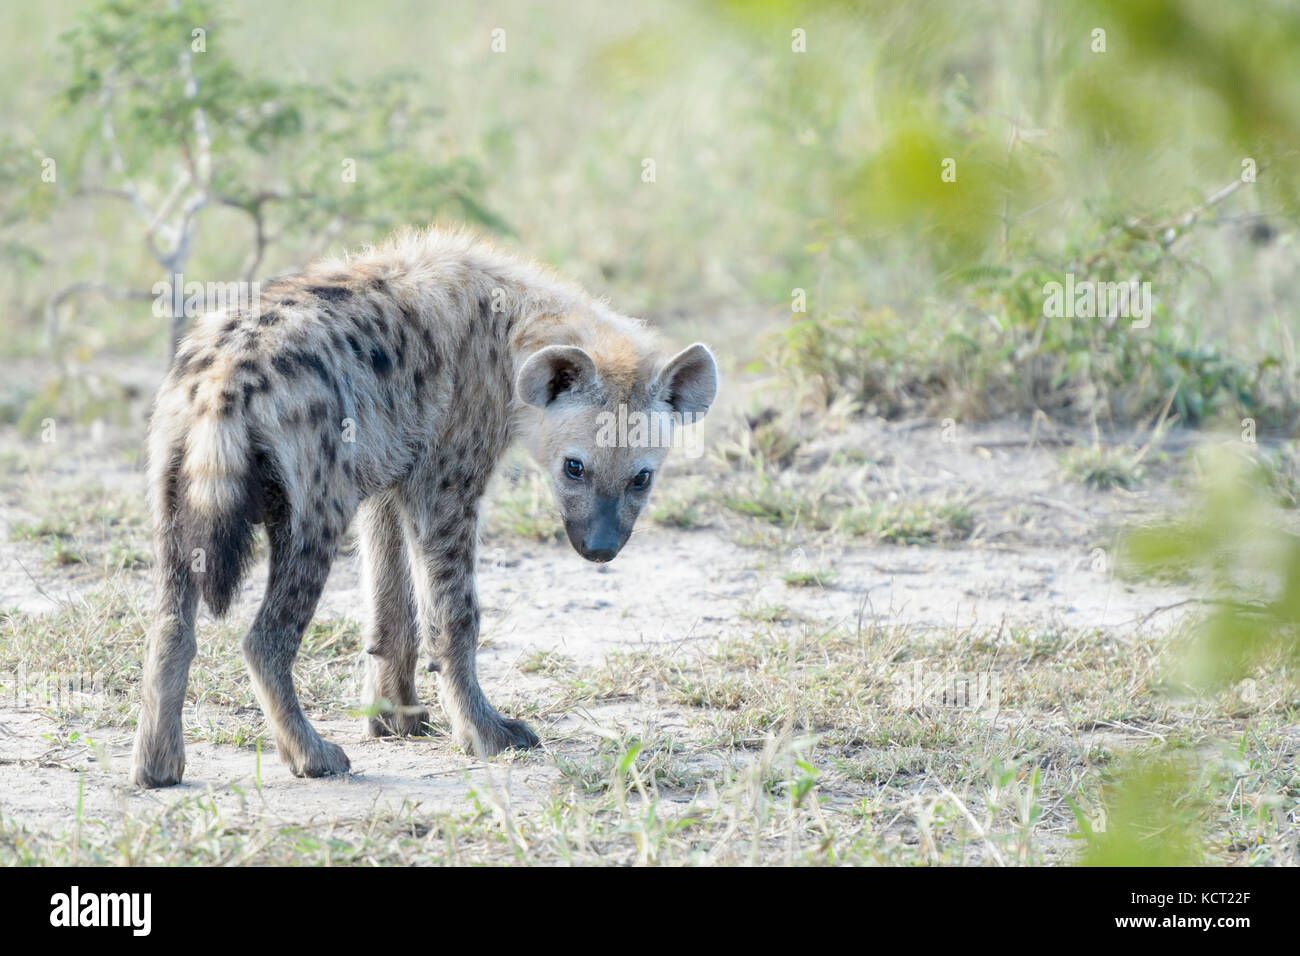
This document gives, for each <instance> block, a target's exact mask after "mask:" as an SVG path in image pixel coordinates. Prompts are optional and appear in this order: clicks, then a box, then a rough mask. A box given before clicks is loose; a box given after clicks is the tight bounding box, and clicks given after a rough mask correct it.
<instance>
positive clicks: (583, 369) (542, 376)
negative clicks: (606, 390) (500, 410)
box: [515, 345, 596, 408]
mask: <svg viewBox="0 0 1300 956" xmlns="http://www.w3.org/2000/svg"><path fill="white" fill-rule="evenodd" d="M595 381H596V363H595V362H593V361H592V360H591V356H590V355H588V354H587V353H586V352H584V351H583V350H582V349H580V348H578V347H577V346H576V345H548V346H546V348H544V349H538V350H537V351H536V352H534V353H533V354H532V355H530V356H528V359H527V360H526V361H525V362H524V364H523V367H522V368H520V369H519V377H518V378H517V379H515V394H517V395H518V396H519V400H520V401H521V402H523V403H524V404H526V405H532V406H534V407H536V408H545V407H546V406H547V405H549V404H551V402H553V401H555V400H556V399H557V398H559V397H560V396H561V395H563V394H564V393H565V392H570V391H573V390H575V389H577V388H582V387H584V386H588V385H592V384H594V383H595Z"/></svg>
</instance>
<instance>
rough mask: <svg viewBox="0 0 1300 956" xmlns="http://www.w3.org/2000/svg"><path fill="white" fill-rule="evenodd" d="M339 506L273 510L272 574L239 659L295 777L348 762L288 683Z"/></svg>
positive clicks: (321, 580) (328, 557)
mask: <svg viewBox="0 0 1300 956" xmlns="http://www.w3.org/2000/svg"><path fill="white" fill-rule="evenodd" d="M344 510H345V509H342V508H341V507H339V506H337V505H335V504H334V503H333V502H330V501H324V502H321V503H320V504H319V506H318V507H313V508H312V510H311V511H310V512H308V511H307V509H305V508H301V507H298V506H293V507H286V506H281V507H280V508H279V509H278V511H279V513H277V514H273V515H268V517H267V522H266V528H267V536H268V537H269V538H270V543H271V549H270V550H271V562H270V563H271V568H270V578H269V580H268V582H267V586H266V597H265V598H263V600H262V606H261V607H260V608H259V609H258V611H257V617H256V618H255V619H254V620H253V626H252V628H250V629H249V632H248V635H247V636H246V637H245V638H244V658H245V660H246V661H247V662H248V671H249V674H250V675H251V676H252V678H253V688H254V690H255V691H256V693H257V697H258V700H259V701H260V702H261V704H262V710H263V712H264V713H265V714H266V718H267V721H268V722H269V723H270V725H271V731H272V733H273V734H274V735H275V746H276V750H277V752H278V753H279V755H280V759H281V760H283V761H284V762H285V763H286V764H287V765H288V767H289V769H290V770H291V771H293V773H294V775H295V776H299V777H323V776H326V775H328V774H332V773H344V772H345V771H347V770H348V769H349V768H350V766H351V764H350V762H349V761H348V757H347V754H345V753H344V752H343V748H342V747H339V746H337V745H336V744H332V743H330V742H328V741H326V740H322V739H321V736H320V734H318V733H316V730H315V728H313V727H312V725H311V724H310V723H309V722H308V721H307V717H306V715H305V714H304V713H303V712H302V705H301V704H299V702H298V694H297V692H296V691H295V690H294V686H293V662H294V658H295V657H297V655H298V646H299V645H300V644H301V643H302V635H303V631H305V630H306V629H307V625H308V624H310V623H311V618H312V615H313V614H314V613H315V612H316V604H317V602H318V601H319V600H320V596H321V592H322V591H323V590H324V589H325V579H326V578H327V577H329V570H330V565H331V564H332V563H333V561H334V555H335V553H336V550H337V546H338V540H339V538H340V537H341V536H342V533H343V529H344V528H345V527H346V519H344V518H339V515H340V512H341V511H344ZM305 515H309V517H305ZM335 519H338V520H335Z"/></svg>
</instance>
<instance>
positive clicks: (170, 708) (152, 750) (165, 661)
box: [131, 539, 198, 787]
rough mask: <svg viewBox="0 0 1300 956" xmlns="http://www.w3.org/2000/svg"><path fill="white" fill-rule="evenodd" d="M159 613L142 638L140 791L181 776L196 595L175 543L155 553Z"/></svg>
mask: <svg viewBox="0 0 1300 956" xmlns="http://www.w3.org/2000/svg"><path fill="white" fill-rule="evenodd" d="M157 554H158V567H157V569H156V571H155V578H156V582H157V588H158V595H159V600H158V609H157V611H156V613H155V615H154V619H153V623H152V624H151V625H150V627H149V634H148V637H147V638H146V639H145V655H144V687H143V695H142V696H143V706H142V707H141V710H140V722H139V724H138V726H137V728H136V735H135V752H134V758H133V761H132V762H133V768H132V771H131V779H132V781H133V782H134V783H135V784H136V785H137V786H140V787H170V786H172V785H173V784H177V783H180V782H181V776H182V774H184V772H185V736H184V731H183V728H182V726H181V711H182V709H183V708H184V706H185V686H186V684H187V683H188V682H189V674H190V662H191V661H192V660H193V659H194V651H195V641H194V617H195V613H196V611H197V606H198V591H197V589H196V588H195V586H194V580H193V578H192V577H191V576H190V568H189V566H188V565H187V564H186V563H185V561H184V555H183V554H182V553H181V549H180V546H179V544H177V543H176V542H175V541H174V540H170V539H169V540H167V541H165V542H164V543H162V544H161V546H160V547H159V548H158V549H157Z"/></svg>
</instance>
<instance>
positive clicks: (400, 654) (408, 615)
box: [357, 494, 429, 737]
mask: <svg viewBox="0 0 1300 956" xmlns="http://www.w3.org/2000/svg"><path fill="white" fill-rule="evenodd" d="M357 518H358V530H359V532H360V538H361V586H362V589H363V590H364V591H365V593H366V601H367V605H368V607H367V622H366V632H365V649H366V678H365V688H364V690H363V692H362V703H363V705H364V706H365V707H366V709H367V710H368V711H369V712H370V713H369V715H368V716H367V717H366V722H365V728H364V730H365V732H366V733H367V734H369V735H370V736H372V737H386V736H390V735H393V734H397V735H401V736H406V735H423V734H427V733H428V732H429V710H428V708H426V707H421V706H420V702H419V699H418V698H417V697H416V694H415V665H416V657H417V654H418V652H419V642H420V631H419V624H418V621H417V619H416V608H415V591H414V590H413V588H412V585H411V569H410V562H409V560H408V559H407V554H406V536H405V533H404V530H403V524H404V521H403V518H402V513H401V510H400V507H399V505H398V503H397V501H396V500H395V498H394V497H393V496H392V495H391V494H382V495H376V496H375V497H373V498H370V499H369V500H367V501H366V502H364V503H363V504H362V505H361V508H360V510H359V511H358V514H357Z"/></svg>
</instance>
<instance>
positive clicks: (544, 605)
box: [0, 422, 1187, 829]
mask: <svg viewBox="0 0 1300 956" xmlns="http://www.w3.org/2000/svg"><path fill="white" fill-rule="evenodd" d="M1025 438H1026V430H1025V429H1024V428H1022V427H1020V426H1017V425H1013V424H1006V425H1001V426H990V427H984V428H980V429H976V430H971V432H970V434H968V435H962V436H960V437H959V440H958V441H957V442H943V441H941V440H940V439H939V438H938V425H937V424H935V423H905V424H902V425H899V424H886V423H882V422H874V423H867V424H861V425H855V426H853V427H852V428H850V429H849V430H848V431H847V432H846V433H841V434H838V435H836V436H833V437H832V438H828V439H827V440H826V441H824V442H822V443H821V444H820V445H819V444H818V443H817V442H813V443H811V445H810V447H809V449H808V450H807V452H806V454H805V457H804V459H803V460H802V461H801V462H800V463H799V465H798V466H797V467H800V468H803V469H804V470H806V471H815V470H816V468H817V467H818V466H819V463H820V461H821V460H823V459H824V455H825V453H826V452H827V449H829V448H832V447H835V448H843V447H860V448H867V449H869V450H870V453H871V460H872V462H874V464H871V465H869V466H866V467H865V468H864V472H863V480H864V481H865V482H866V483H867V485H868V487H869V488H870V489H871V492H872V494H873V495H878V496H881V497H889V496H901V497H902V498H908V497H918V498H919V497H924V496H926V495H932V494H935V493H945V494H956V495H960V496H962V497H963V498H964V499H965V500H968V501H970V502H972V507H973V508H974V511H975V514H976V517H977V525H976V528H975V531H974V533H973V534H972V536H971V539H970V540H969V541H967V542H963V543H962V544H961V545H960V546H958V547H920V546H916V547H901V546H871V547H845V546H843V545H842V544H840V545H834V546H832V545H829V544H828V543H827V542H826V541H825V540H823V539H822V538H821V537H819V536H818V535H816V534H809V535H807V536H806V537H804V538H802V539H801V538H800V537H799V536H798V535H797V534H796V535H795V537H794V538H793V539H792V540H793V544H792V546H791V547H789V548H782V549H762V548H754V547H746V546H744V545H742V544H738V543H736V540H735V539H736V535H734V534H731V533H729V532H730V530H732V529H733V528H734V521H732V520H731V519H732V518H734V517H735V516H730V518H729V517H728V516H724V515H722V514H719V515H718V516H717V520H716V521H711V522H708V523H706V524H705V526H704V527H702V528H697V529H694V530H691V531H683V530H678V529H670V528H663V527H656V526H653V525H651V524H649V523H648V522H646V523H645V524H644V526H643V527H642V528H641V529H640V530H639V531H638V533H637V535H636V536H635V537H634V539H633V540H632V542H631V543H630V544H629V545H628V547H627V548H626V549H625V551H624V553H623V554H622V555H620V557H619V558H618V560H617V561H615V562H614V563H612V564H610V565H606V566H594V565H590V564H587V563H586V562H584V561H582V560H581V559H580V558H579V557H578V556H577V555H576V554H574V553H573V552H572V551H571V550H570V549H568V547H567V546H561V545H554V546H552V545H547V544H538V543H535V542H510V541H505V542H491V543H489V544H487V545H486V546H485V548H484V550H483V553H482V554H481V559H480V591H481V597H482V603H483V606H484V611H485V617H484V629H483V631H484V646H483V649H482V651H481V654H480V661H481V669H482V674H483V682H484V686H485V687H486V689H487V691H488V694H489V696H490V697H491V698H492V699H493V700H494V701H495V702H497V703H498V704H499V705H500V706H502V707H503V709H506V710H510V709H511V706H512V704H517V703H520V702H524V701H528V700H530V699H533V698H534V697H535V695H536V694H537V693H544V688H543V687H541V686H539V685H540V684H541V683H542V682H540V681H539V680H538V679H537V678H535V677H531V676H530V675H528V674H525V673H523V672H521V671H520V670H519V669H518V667H517V666H516V665H517V663H518V662H519V660H520V658H521V657H522V656H523V655H525V654H527V653H529V652H530V651H534V650H535V649H538V648H544V649H551V650H554V651H557V652H559V653H562V654H564V655H566V656H568V657H570V658H572V659H573V660H575V661H577V662H579V663H582V664H591V665H598V664H600V663H601V662H602V661H603V660H605V658H606V657H607V655H610V654H611V653H616V652H627V651H636V650H640V649H646V648H656V649H659V650H661V651H662V650H667V651H669V652H671V653H673V654H678V653H680V654H690V653H694V652H695V651H696V649H698V648H700V647H704V646H707V645H709V644H711V643H713V642H716V641H718V640H725V639H727V637H728V636H729V635H731V634H734V633H737V629H738V628H742V627H743V626H744V625H743V623H742V618H741V615H742V613H743V612H744V611H746V610H747V609H751V610H752V609H754V608H757V607H762V606H765V605H769V604H773V603H778V602H779V603H781V604H783V605H785V606H786V607H787V608H789V609H790V611H791V612H792V613H793V614H795V615H796V616H798V617H801V618H804V619H807V620H809V621H813V622H817V623H818V624H819V625H820V626H825V627H839V628H853V627H872V626H883V627H890V626H897V625H906V626H910V627H914V628H936V629H939V628H954V627H955V628H967V627H969V628H972V629H982V628H996V627H999V626H1013V625H1030V626H1034V627H1039V628H1044V627H1064V628H1076V627H1087V628H1094V627H1095V628H1105V629H1114V630H1116V631H1119V632H1132V631H1135V630H1136V629H1137V628H1140V627H1143V626H1145V625H1146V621H1147V619H1148V618H1150V617H1152V616H1158V617H1159V618H1160V622H1161V623H1162V624H1168V623H1169V619H1170V617H1171V616H1172V615H1176V614H1178V613H1180V612H1179V610H1178V609H1177V607H1172V608H1171V605H1177V604H1178V603H1179V602H1180V601H1182V600H1184V599H1185V598H1186V597H1187V595H1186V594H1184V593H1181V592H1179V591H1178V590H1177V589H1172V588H1153V587H1145V586H1143V587H1139V586H1134V585H1132V584H1129V583H1126V582H1124V581H1123V580H1121V579H1120V578H1118V577H1117V576H1116V575H1115V574H1114V573H1113V571H1112V569H1111V568H1110V561H1109V550H1108V546H1109V544H1110V542H1111V540H1112V533H1113V530H1114V529H1115V528H1116V527H1118V526H1119V525H1120V524H1122V523H1123V522H1125V521H1128V520H1132V519H1133V518H1134V517H1135V516H1136V515H1140V514H1142V513H1144V512H1147V511H1150V510H1152V509H1153V508H1156V507H1157V506H1166V507H1167V506H1168V505H1169V504H1170V503H1171V501H1176V496H1175V495H1174V493H1173V492H1172V491H1171V490H1170V489H1169V487H1167V486H1165V485H1160V484H1158V483H1157V484H1156V485H1155V489H1156V490H1154V491H1150V492H1147V493H1144V494H1140V495H1130V494H1127V493H1096V492H1091V491H1088V490H1086V489H1083V488H1082V487H1080V486H1079V485H1077V484H1075V483H1072V482H1070V481H1069V480H1068V479H1066V478H1064V477H1063V475H1062V471H1061V468H1060V464H1059V456H1060V450H1059V448H1044V447H1035V448H1028V447H1025ZM117 460H120V459H117ZM58 462H59V463H58V464H57V465H53V464H52V465H51V467H53V468H55V469H61V470H62V472H63V474H62V478H64V479H67V480H72V479H74V478H78V477H80V478H81V479H84V478H85V476H86V474H87V471H88V470H89V471H90V473H92V474H93V473H94V470H95V469H96V467H97V463H98V468H99V469H100V470H99V473H98V480H100V481H101V482H103V483H104V485H105V486H106V487H109V488H126V489H128V490H129V489H131V488H134V487H138V486H139V483H140V476H139V474H138V473H137V471H136V470H135V469H134V468H133V467H131V466H130V465H128V464H119V465H112V466H105V465H104V464H103V462H104V458H103V457H102V455H101V456H98V457H97V455H96V451H95V447H94V443H93V442H91V441H85V442H83V443H81V444H80V445H78V446H76V452H75V454H69V453H67V452H66V451H65V452H64V453H63V454H61V455H60V457H59V459H58ZM59 477H60V476H59V475H56V474H52V473H50V474H45V473H43V474H42V478H41V480H42V481H50V482H52V483H57V481H58V480H59ZM17 500H18V496H16V495H15V494H14V493H13V489H10V493H9V494H7V495H6V500H5V502H4V508H3V511H0V524H3V525H4V527H0V537H3V538H5V539H8V537H9V534H8V529H9V526H11V525H12V523H13V522H14V521H15V520H18V519H19V518H20V517H22V514H21V510H20V509H18V508H17V507H16V505H15V501H17ZM814 568H815V569H831V570H833V572H834V579H833V583H832V584H830V586H827V587H816V586H814V587H804V588H791V587H787V586H786V585H785V584H784V583H783V582H782V580H781V575H782V574H783V573H785V572H786V571H789V570H799V569H814ZM133 580H134V581H135V586H139V587H144V586H145V575H144V573H143V572H141V573H139V574H137V575H135V576H134V578H133ZM264 581H265V567H264V566H263V567H260V568H258V570H257V571H256V572H255V573H254V574H253V575H252V577H251V578H250V579H249V581H248V582H246V584H245V585H244V589H243V594H242V595H241V599H240V602H239V605H238V606H237V608H236V612H235V613H236V614H237V615H238V616H240V617H241V618H242V619H244V620H247V619H249V618H251V615H252V613H253V610H254V609H255V607H256V600H257V597H258V595H259V594H260V591H261V588H262V585H263V583H264ZM101 586H104V585H103V581H102V578H101V577H100V576H98V575H96V574H95V573H94V572H93V571H92V570H90V569H86V568H84V567H81V566H73V567H71V568H67V569H64V568H54V567H50V566H49V564H48V562H46V561H45V560H44V559H43V558H42V556H41V553H40V551H39V549H38V548H37V547H35V546H34V545H30V544H26V543H22V542H12V541H6V543H5V544H4V546H3V552H2V555H0V607H7V608H19V609H21V610H23V611H26V612H37V613H39V612H48V611H49V610H51V609H53V608H54V607H55V606H56V605H57V604H58V603H59V602H61V601H67V600H77V599H78V598H79V596H84V595H86V594H88V593H91V592H93V591H94V589H95V588H97V587H101ZM361 606H362V595H361V594H360V591H359V582H358V559H357V557H356V556H355V555H346V556H344V557H343V558H341V559H340V560H339V561H338V563H337V564H336V566H335V569H334V572H333V574H332V576H331V579H330V582H329V586H328V589H327V591H326V594H325V596H324V598H323V600H322V604H321V610H320V612H319V613H320V614H321V615H350V616H356V615H357V614H358V613H359V609H360V608H361ZM202 632H203V628H202V626H201V628H200V635H202ZM202 639H203V638H202V636H201V637H200V640H202ZM422 680H424V678H422ZM431 689H432V681H431V679H429V680H428V681H427V682H426V683H425V684H424V691H425V693H426V694H427V693H428V692H429V691H430V690H431ZM647 693H649V694H653V693H654V689H653V687H649V688H647ZM651 711H653V717H649V716H648V715H649V714H650V713H651ZM211 716H212V713H211V708H210V707H205V706H204V705H200V704H195V705H190V706H189V707H187V711H186V720H187V723H189V724H191V725H198V726H202V725H203V722H204V721H205V720H206V719H208V718H209V717H211ZM217 716H218V718H219V716H220V715H219V714H218V715H217ZM312 716H313V720H314V722H315V723H316V726H317V727H318V728H319V729H320V730H321V732H322V733H323V734H324V735H325V736H326V737H328V738H329V739H332V740H334V741H336V742H338V743H340V744H342V745H343V746H344V747H345V749H346V750H347V751H348V753H349V755H350V757H351V759H352V764H353V772H352V773H351V774H350V775H348V776H346V777H341V778H334V779H326V780H299V779H296V778H294V777H293V776H291V775H290V774H289V772H288V771H287V770H286V769H285V768H284V767H283V766H282V765H281V764H280V763H279V762H278V761H277V760H276V759H275V758H274V756H273V754H272V753H271V752H270V748H269V747H268V748H267V750H266V752H264V753H263V754H262V758H261V761H260V771H259V767H258V759H257V755H256V753H255V752H254V751H253V750H251V749H250V748H248V747H236V746H232V745H222V744H211V743H203V742H200V743H196V744H191V745H190V746H189V748H188V766H187V770H186V777H185V782H184V784H183V785H182V786H180V787H176V788H172V789H169V790H165V791H155V792H151V793H138V792H135V791H133V790H132V789H130V788H129V786H128V785H127V781H126V775H127V770H128V765H129V752H130V738H129V735H128V733H127V732H126V731H124V730H122V729H111V728H104V727H95V726H93V722H91V723H88V724H86V725H84V726H81V732H82V733H83V734H84V735H88V736H89V737H90V738H91V740H92V741H93V744H92V745H91V746H90V747H87V745H86V743H85V740H84V737H83V738H82V739H80V740H78V741H73V742H69V741H68V739H67V737H66V736H61V735H59V733H58V730H59V724H58V723H57V722H56V721H55V720H53V719H51V717H49V716H47V715H46V714H45V713H43V712H42V711H41V710H39V709H34V708H24V707H17V706H14V705H13V703H12V702H8V703H6V704H5V706H2V707H0V812H2V813H3V814H4V815H5V816H6V817H9V818H11V819H13V820H15V821H17V822H19V823H21V824H23V825H25V826H28V827H33V828H56V829H57V828H61V827H66V826H67V824H68V821H69V820H70V819H72V818H74V816H75V814H76V812H77V806H78V801H79V800H80V801H83V805H82V811H81V812H82V814H83V816H84V817H85V818H89V819H94V818H97V817H102V816H104V815H108V814H112V813H113V812H115V811H116V810H117V809H118V808H123V807H125V808H144V807H147V806H148V805H162V804H166V803H168V802H169V801H177V800H183V799H189V798H193V797H195V796H199V795H207V796H208V797H209V798H210V799H211V800H213V801H214V802H215V805H216V806H217V807H219V808H220V810H221V812H223V813H235V814H237V813H244V812H249V813H256V814H258V815H259V816H261V817H263V818H266V817H268V816H269V818H271V819H284V820H292V821H294V822H297V823H310V822H312V821H316V820H321V821H325V820H337V819H340V818H350V817H357V816H361V815H364V814H366V813H369V812H371V811H373V810H374V809H376V808H380V807H387V808H389V809H393V810H399V809H400V808H402V807H403V806H404V805H411V804H418V805H420V806H421V807H424V808H430V809H454V808H457V807H462V806H464V804H465V801H466V799H467V797H468V796H469V795H470V793H471V791H473V792H477V793H479V794H495V795H496V796H495V798H494V799H496V800H499V801H502V802H508V803H510V804H511V805H513V806H515V807H518V808H525V807H527V806H529V805H530V804H532V803H533V802H535V801H537V800H539V799H541V797H540V795H541V794H543V793H544V792H545V791H546V788H547V786H548V785H549V784H552V783H554V782H555V780H556V779H557V777H558V776H559V770H558V769H557V767H556V760H555V758H558V757H561V756H563V755H564V754H565V753H566V752H575V753H578V752H582V751H583V749H584V748H586V749H588V750H589V749H590V743H591V741H592V740H594V739H595V736H594V734H595V733H596V731H595V729H594V728H599V727H602V726H603V727H614V728H617V729H620V730H623V731H627V730H629V729H632V730H636V731H638V732H641V733H644V732H646V731H647V730H650V729H653V730H657V731H660V732H662V731H667V730H673V731H681V732H686V728H687V723H688V715H687V714H684V713H681V712H680V711H676V710H672V709H668V710H665V709H664V708H663V707H655V708H648V707H639V706H638V702H637V701H636V700H633V701H620V702H616V703H613V704H606V705H602V706H599V707H593V708H591V709H589V710H588V709H582V710H580V711H577V712H570V713H563V714H556V715H550V716H548V717H547V719H546V720H544V721H542V722H540V726H539V729H540V730H541V733H542V737H543V739H544V741H545V745H546V747H547V749H548V753H547V755H546V756H545V757H544V758H543V759H540V760H539V759H534V758H530V759H528V760H527V761H518V762H517V761H511V760H508V759H507V760H504V761H502V760H497V761H492V762H490V763H486V764H485V763H484V762H482V761H479V760H476V759H473V758H472V757H469V756H467V755H465V754H463V753H461V752H459V751H458V750H457V749H455V748H454V747H453V746H451V745H450V744H449V743H448V742H447V741H446V740H445V739H442V738H436V737H435V738H432V739H425V740H393V739H390V740H368V739H364V738H363V737H362V736H361V734H360V722H359V721H358V720H357V719H355V718H350V717H347V716H345V715H342V714H316V715H312ZM646 720H653V721H655V722H656V726H655V727H654V728H646V727H643V726H641V724H643V723H644V722H645V721H646ZM678 721H680V727H675V726H674V724H675V723H676V722H678ZM64 729H65V731H66V726H65V727H64ZM76 770H84V771H85V772H84V774H78V773H76V772H74V771H76ZM259 772H260V785H259V779H258V776H257V775H258V773H259Z"/></svg>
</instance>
